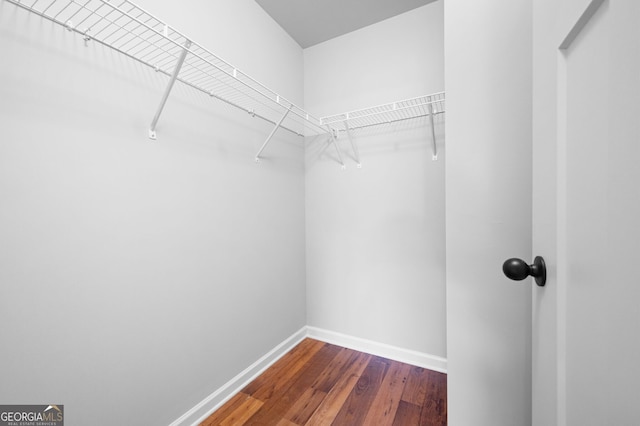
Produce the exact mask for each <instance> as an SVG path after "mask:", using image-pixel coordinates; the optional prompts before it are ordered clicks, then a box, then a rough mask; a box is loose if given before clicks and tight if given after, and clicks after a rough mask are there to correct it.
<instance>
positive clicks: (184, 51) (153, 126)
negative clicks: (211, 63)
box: [149, 40, 191, 140]
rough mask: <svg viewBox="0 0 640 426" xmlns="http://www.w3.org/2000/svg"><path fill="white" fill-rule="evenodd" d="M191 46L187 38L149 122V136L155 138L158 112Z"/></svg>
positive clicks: (161, 108) (165, 101)
mask: <svg viewBox="0 0 640 426" xmlns="http://www.w3.org/2000/svg"><path fill="white" fill-rule="evenodd" d="M190 47H191V41H189V40H187V41H186V42H185V43H184V48H183V49H182V52H180V57H179V58H178V62H177V63H176V67H175V68H174V70H173V74H171V78H170V79H169V84H167V88H166V89H165V90H164V94H163V95H162V99H161V100H160V106H159V107H158V110H157V111H156V115H155V116H154V117H153V121H152V122H151V127H150V128H149V138H151V139H153V140H156V125H157V124H158V120H159V119H160V114H162V110H163V109H164V105H165V104H166V103H167V99H168V98H169V93H171V89H172V88H173V84H174V83H175V82H176V79H177V78H178V74H180V69H181V68H182V64H183V63H184V60H185V58H186V57H187V53H189V48H190Z"/></svg>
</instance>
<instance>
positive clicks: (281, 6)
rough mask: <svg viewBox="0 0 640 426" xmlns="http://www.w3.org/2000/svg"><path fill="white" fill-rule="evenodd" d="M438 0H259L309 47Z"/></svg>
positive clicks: (283, 25) (265, 8)
mask: <svg viewBox="0 0 640 426" xmlns="http://www.w3.org/2000/svg"><path fill="white" fill-rule="evenodd" d="M434 1H436V0H256V3H258V4H259V5H260V6H261V7H262V8H263V9H264V10H265V11H266V12H267V13H268V14H269V15H270V16H271V17H272V18H273V19H274V20H275V21H276V22H277V23H278V24H280V26H281V27H282V28H284V30H285V31H286V32H287V33H289V35H290V36H291V37H292V38H293V39H294V40H295V41H297V42H298V44H299V45H300V46H301V47H303V48H307V47H310V46H313V45H314V44H318V43H321V42H323V41H327V40H329V39H332V38H334V37H338V36H340V35H343V34H346V33H350V32H351V31H355V30H357V29H359V28H363V27H366V26H367V25H371V24H375V23H376V22H380V21H383V20H385V19H388V18H391V17H394V16H396V15H399V14H401V13H404V12H408V11H410V10H412V9H415V8H417V7H420V6H424V5H426V4H428V3H432V2H434Z"/></svg>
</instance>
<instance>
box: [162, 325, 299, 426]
mask: <svg viewBox="0 0 640 426" xmlns="http://www.w3.org/2000/svg"><path fill="white" fill-rule="evenodd" d="M306 337H307V327H303V328H301V329H300V330H298V331H297V332H295V333H294V334H292V335H291V336H290V337H288V338H287V339H286V340H285V341H283V342H282V343H280V344H279V345H278V346H276V347H275V348H273V349H272V350H271V351H269V352H268V353H267V354H266V355H264V356H263V357H262V358H260V359H259V360H257V361H256V362H254V363H253V364H251V365H250V366H249V367H247V368H246V369H245V370H244V371H243V372H241V373H240V374H238V375H237V376H235V377H234V378H233V379H231V380H229V381H228V382H227V383H225V384H224V385H223V386H222V387H220V388H218V389H217V390H216V391H215V392H213V393H212V394H211V395H209V396H208V397H206V398H205V399H203V400H202V401H201V402H199V403H198V404H197V405H196V406H195V407H193V408H192V409H190V410H189V411H187V412H186V413H185V414H183V415H182V416H180V417H179V418H178V419H176V420H175V421H174V422H173V423H171V424H170V425H169V426H187V425H189V426H196V425H199V424H200V423H201V422H203V421H204V420H205V419H206V418H207V417H209V416H210V415H211V413H213V412H214V411H216V410H217V409H218V408H220V407H221V406H222V405H223V404H224V403H225V402H227V401H228V400H229V399H231V397H233V396H234V395H235V394H237V393H238V392H240V391H241V390H242V388H244V387H245V386H246V385H248V384H249V383H251V382H252V381H253V380H254V379H255V378H256V377H258V376H259V375H260V374H262V372H263V371H264V370H266V369H267V368H269V367H270V366H271V365H273V364H274V363H275V362H276V361H277V360H278V359H280V358H281V357H282V356H283V355H285V354H286V353H287V352H289V351H290V350H291V349H293V348H294V347H295V346H296V345H298V343H300V342H301V341H302V340H304V339H305V338H306Z"/></svg>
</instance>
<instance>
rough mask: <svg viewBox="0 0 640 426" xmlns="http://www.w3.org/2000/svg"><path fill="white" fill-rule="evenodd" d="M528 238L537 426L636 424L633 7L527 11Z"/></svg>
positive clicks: (637, 17) (638, 217)
mask: <svg viewBox="0 0 640 426" xmlns="http://www.w3.org/2000/svg"><path fill="white" fill-rule="evenodd" d="M563 5H564V6H565V7H564V8H563V7H562V6H563ZM567 23H571V24H570V25H567ZM554 28H555V29H556V31H554V30H553V29H554ZM561 44H562V46H561V48H559V46H560V45H561ZM533 229H534V238H533V241H534V247H533V251H534V254H536V255H542V256H545V257H546V260H547V263H548V267H549V280H548V283H547V286H546V287H543V288H535V289H534V306H533V325H534V328H533V336H534V337H533V339H534V343H533V419H534V421H533V424H534V425H536V426H550V425H569V426H590V425H594V426H605V425H606V426H608V425H616V426H632V425H640V273H639V272H640V268H639V267H638V265H640V1H638V0H608V1H607V0H605V1H602V0H593V1H588V0H582V1H581V0H563V1H562V2H558V1H554V0H549V1H547V0H544V1H543V2H541V3H538V4H537V5H536V2H535V1H534V227H533Z"/></svg>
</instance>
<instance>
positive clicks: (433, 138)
mask: <svg viewBox="0 0 640 426" xmlns="http://www.w3.org/2000/svg"><path fill="white" fill-rule="evenodd" d="M427 108H428V109H429V121H431V141H432V142H433V157H432V160H433V161H435V160H437V159H438V146H437V145H436V128H435V126H434V124H433V104H432V103H431V99H429V103H428V104H427Z"/></svg>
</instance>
